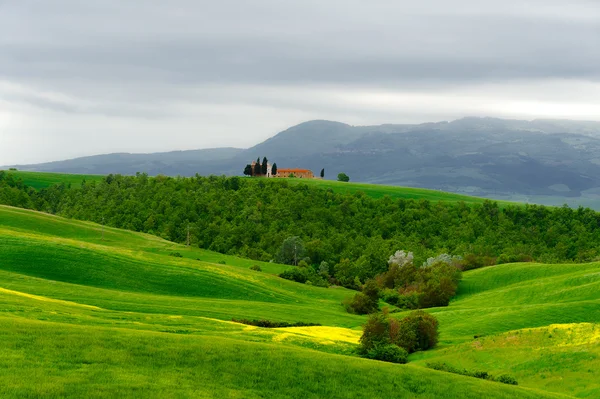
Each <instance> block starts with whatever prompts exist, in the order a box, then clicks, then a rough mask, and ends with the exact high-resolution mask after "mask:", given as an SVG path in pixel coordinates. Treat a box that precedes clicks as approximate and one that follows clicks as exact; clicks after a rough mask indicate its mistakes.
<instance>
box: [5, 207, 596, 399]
mask: <svg viewBox="0 0 600 399" xmlns="http://www.w3.org/2000/svg"><path fill="white" fill-rule="evenodd" d="M174 251H176V252H180V253H181V254H182V255H183V256H184V257H183V258H175V257H173V256H169V254H170V253H171V252H174ZM198 258H200V259H201V260H197V259H198ZM217 259H218V260H225V261H226V263H227V264H225V265H223V264H215V263H212V262H213V261H214V260H217ZM253 263H254V262H252V261H247V260H240V259H237V258H234V257H226V256H224V255H220V254H214V253H209V252H208V251H201V250H197V249H190V248H186V247H185V246H181V245H177V244H173V243H170V242H167V241H164V240H161V239H159V238H156V237H153V236H149V235H144V234H138V233H132V232H129V231H123V230H117V229H110V228H105V231H104V240H103V239H102V227H101V226H98V225H95V224H92V223H86V222H78V221H73V220H67V219H62V218H59V217H55V216H50V215H46V214H42V213H36V212H32V211H26V210H21V209H16V208H10V207H4V206H0V326H1V328H0V397H3V398H4V397H7V398H28V397H30V398H37V397H50V398H63V397H157V398H170V397H173V398H182V397H183V398H186V397H201V398H202V397H206V398H210V397H239V398H254V397H256V398H259V397H275V398H278V397H281V398H296V397H307V398H321V397H331V398H337V397H340V398H355V397H369V398H371V397H382V398H383V397H385V398H387V397H398V398H481V397H485V398H521V397H522V398H544V397H563V396H561V395H560V394H571V393H574V394H576V395H578V396H580V397H586V395H587V397H593V396H594V394H595V393H597V389H598V387H597V384H596V383H595V382H594V381H595V380H598V378H597V377H598V376H597V375H596V371H595V368H594V363H593V360H588V359H587V358H583V357H582V356H580V355H578V356H579V357H577V361H579V362H580V366H581V367H590V370H591V371H589V372H588V371H587V370H586V372H585V373H584V372H583V371H579V369H577V370H578V371H576V374H577V375H576V376H572V378H573V381H571V382H563V383H556V375H558V374H560V373H564V375H565V377H566V376H567V374H566V373H567V370H570V368H569V367H571V366H572V362H570V363H565V364H564V365H563V364H562V363H560V362H558V363H553V367H554V369H553V370H550V371H543V373H544V375H545V376H546V378H545V379H543V378H542V377H541V376H540V374H535V375H533V373H534V371H533V370H531V369H528V370H527V373H529V374H523V373H521V372H520V371H519V370H520V369H519V365H520V363H518V361H519V358H518V356H517V355H516V354H518V355H519V356H520V358H527V353H529V351H530V350H531V348H532V347H536V348H537V347H538V346H541V345H546V346H545V347H548V344H547V343H540V342H541V341H540V340H542V336H543V335H544V334H545V332H544V333H539V334H538V335H540V337H538V338H536V339H531V340H523V341H522V343H521V346H514V347H512V348H511V350H513V351H515V352H516V354H515V355H513V354H510V353H509V354H506V355H498V354H497V348H496V347H495V346H494V342H495V341H490V342H488V341H487V340H492V339H496V340H498V342H500V341H501V340H506V339H507V337H509V336H510V335H506V334H511V333H510V331H512V330H515V329H524V328H535V327H540V326H545V327H547V326H549V325H550V324H554V323H567V322H568V323H584V322H588V323H596V322H598V321H599V320H600V315H599V314H598V312H599V306H598V304H599V303H598V301H599V299H598V297H599V296H598V294H596V292H597V291H598V290H597V289H595V287H596V286H597V282H598V280H594V278H595V277H594V276H596V275H599V274H600V273H599V272H600V266H599V265H597V264H590V265H583V266H580V267H576V266H573V265H570V266H562V267H559V266H545V265H504V266H498V267H494V268H488V269H481V270H477V271H474V272H468V273H465V279H464V283H463V285H462V286H461V292H460V296H459V297H458V298H457V299H456V300H455V301H454V302H453V303H452V304H451V306H450V307H448V308H440V309H432V310H431V311H432V312H433V313H435V314H436V316H438V317H439V319H440V323H441V344H440V347H439V348H438V349H436V350H434V351H430V352H427V353H422V354H419V353H417V354H414V355H412V356H411V360H412V362H411V363H409V364H408V365H393V364H387V363H382V362H377V361H371V360H366V359H361V358H358V357H357V356H356V355H355V354H354V348H355V347H356V343H357V339H358V337H359V336H360V327H361V324H362V323H363V322H364V320H365V318H364V317H362V316H355V315H350V314H348V313H346V312H345V310H344V308H343V307H342V306H341V301H342V300H343V299H344V298H346V297H348V296H350V295H352V294H353V292H352V291H349V290H346V289H343V288H317V287H311V286H307V285H302V284H296V283H293V282H289V281H287V280H283V279H280V278H278V277H276V276H274V275H273V274H272V273H277V272H278V271H281V270H284V269H285V268H286V267H287V266H283V265H277V264H264V266H265V267H264V268H263V269H265V268H267V267H268V268H269V269H268V270H265V271H264V272H262V273H261V272H255V271H251V270H249V269H248V266H249V265H251V264H253ZM511 268H514V273H512V271H511ZM532 278H536V279H541V280H542V282H540V284H543V286H540V287H538V286H537V283H536V284H532V280H531V279H532ZM528 279H529V280H528ZM536 281H537V280H536ZM529 285H533V286H535V287H536V289H535V292H534V293H533V294H531V293H529V292H528V291H527V290H526V289H523V287H522V286H525V287H527V286H529ZM507 290H508V292H512V293H513V294H510V295H511V296H514V298H513V302H511V303H509V304H506V305H505V304H503V301H504V300H505V299H504V298H505V297H506V295H508V294H507ZM564 291H569V292H570V293H571V294H570V295H567V294H561V293H563V292H564ZM538 296H539V298H538ZM480 298H483V300H479V299H480ZM532 298H536V300H537V302H535V303H532V304H527V306H525V308H528V307H533V308H534V310H532V311H531V312H530V313H527V312H525V313H522V312H521V311H520V305H523V304H519V302H520V301H531V300H532ZM569 298H570V299H569ZM232 318H249V319H256V318H266V319H272V320H279V321H288V322H297V321H303V322H312V323H320V324H322V325H323V327H305V328H286V329H262V328H256V327H250V326H246V325H241V324H237V323H232V322H231V319H232ZM547 328H550V329H553V328H561V329H567V328H576V329H577V331H583V332H584V333H585V338H584V339H583V341H582V342H584V345H592V343H593V342H596V341H594V340H595V338H594V337H595V335H594V334H595V333H596V332H597V328H598V327H596V325H595V324H577V325H572V326H570V327H552V326H551V327H547ZM536 331H537V330H536ZM552 331H554V330H552ZM473 334H482V335H485V336H486V337H485V340H486V341H482V342H481V347H482V348H483V350H479V349H478V350H477V351H476V350H474V349H473V348H472V346H473V345H475V342H479V341H481V339H479V341H474V340H473V338H472V337H473ZM495 334H496V335H495ZM536 334H537V333H536ZM553 334H555V333H553ZM557 337H558V334H557ZM557 342H560V343H564V342H567V338H565V337H563V336H561V337H560V341H559V340H557ZM578 342H579V341H578ZM469 345H471V347H469ZM477 345H479V344H477ZM465 348H466V349H465ZM488 348H489V349H488ZM552 348H554V349H553V350H556V351H558V352H556V353H557V356H559V355H561V354H562V355H561V356H566V355H568V354H569V353H570V352H569V351H568V349H565V348H566V347H565V346H562V344H561V345H558V346H556V347H552ZM465 350H469V351H471V352H473V353H472V354H470V355H469V356H470V357H469V356H467V355H465V353H464V351H465ZM561 351H562V352H561ZM591 354H593V352H590V356H591ZM484 355H485V356H486V357H485V359H483V360H479V359H480V358H479V357H477V356H484ZM429 358H444V359H446V361H447V362H448V363H451V362H459V361H463V360H464V361H465V362H466V361H467V360H468V359H470V360H469V361H471V362H472V363H470V364H474V365H477V366H478V367H483V366H487V369H489V371H490V372H492V371H493V372H495V371H497V370H509V371H511V373H512V374H514V375H516V376H517V379H519V382H520V386H518V387H514V386H508V385H503V384H499V383H495V382H489V381H483V380H479V379H475V378H470V377H464V376H459V375H454V374H449V373H443V372H437V371H433V370H430V369H428V368H426V367H425V362H426V361H427V360H426V359H429ZM513 358H514V359H516V360H515V362H511V361H512V360H511V359H513ZM490 359H492V360H490ZM495 359H496V360H495ZM484 360H485V361H488V363H484ZM542 361H543V359H542ZM545 361H547V362H549V360H548V359H546V360H545ZM465 367H466V366H465ZM540 367H543V364H542V365H540ZM581 367H580V368H581ZM540 373H542V371H540ZM586 373H587V374H586ZM550 381H554V384H549V383H546V382H550ZM583 382H586V384H583ZM574 387H575V388H574ZM542 390H543V391H542Z"/></svg>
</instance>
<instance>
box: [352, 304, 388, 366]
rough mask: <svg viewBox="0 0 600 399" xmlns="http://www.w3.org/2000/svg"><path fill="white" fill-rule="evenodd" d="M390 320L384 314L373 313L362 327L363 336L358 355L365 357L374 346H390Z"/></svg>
mask: <svg viewBox="0 0 600 399" xmlns="http://www.w3.org/2000/svg"><path fill="white" fill-rule="evenodd" d="M391 343H392V341H391V339H390V320H389V319H388V316H387V314H386V313H385V312H382V313H373V314H372V315H370V316H369V319H368V320H367V322H366V323H365V325H364V326H363V334H362V336H361V337H360V347H359V353H360V354H362V355H366V354H367V353H368V352H369V351H370V350H372V349H373V348H375V346H376V345H388V344H391Z"/></svg>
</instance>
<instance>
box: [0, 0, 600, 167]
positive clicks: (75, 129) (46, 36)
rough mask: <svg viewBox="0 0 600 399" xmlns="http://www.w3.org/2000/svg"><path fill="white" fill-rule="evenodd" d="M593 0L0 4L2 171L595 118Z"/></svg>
mask: <svg viewBox="0 0 600 399" xmlns="http://www.w3.org/2000/svg"><path fill="white" fill-rule="evenodd" d="M598 49H600V1H597V0H569V1H564V0H531V1H527V0H504V1H502V2H500V1H497V0H494V1H488V0H454V1H447V0H420V1H418V2H416V1H405V0H369V1H364V0H302V1H289V0H252V1H247V0H219V1H214V0H211V1H204V0H170V1H164V0H127V1H123V0H86V1H81V0H0V165H9V164H28V163H38V162H46V161H53V160H62V159H68V158H74V157H78V156H84V155H93V154H102V153H110V152H138V153H139V152H157V151H170V150H181V149H197V148H211V147H228V146H231V147H241V148H247V147H250V146H252V145H254V144H257V143H259V142H261V141H263V140H265V139H267V138H269V137H271V136H273V135H275V134H276V133H278V132H279V131H282V130H284V129H286V128H288V127H290V126H293V125H295V124H298V123H301V122H304V121H307V120H312V119H327V120H336V121H340V122H345V123H348V124H352V125H371V124H382V123H419V122H432V121H442V120H452V119H458V118H461V117H464V116H495V117H505V118H516V119H535V118H570V119H583V120H600V51H599V50H598Z"/></svg>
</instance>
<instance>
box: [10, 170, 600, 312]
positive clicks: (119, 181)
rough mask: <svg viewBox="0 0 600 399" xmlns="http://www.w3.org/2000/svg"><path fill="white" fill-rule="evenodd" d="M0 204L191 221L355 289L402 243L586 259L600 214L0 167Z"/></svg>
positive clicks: (151, 221) (596, 247)
mask: <svg viewBox="0 0 600 399" xmlns="http://www.w3.org/2000/svg"><path fill="white" fill-rule="evenodd" d="M0 203H2V204H7V205H13V206H18V207H23V208H29V209H35V210H39V211H43V212H48V213H52V214H57V215H61V216H65V217H69V218H75V219H80V220H90V221H94V222H97V223H100V222H102V221H103V220H104V221H105V223H106V224H107V225H110V226H113V227H119V228H125V229H129V230H133V231H140V232H145V233H150V234H154V235H157V236H160V237H163V238H165V239H168V240H171V241H175V242H180V243H184V242H186V240H187V231H188V226H189V231H190V242H191V244H192V245H196V246H199V247H201V248H205V249H209V250H213V251H217V252H221V253H224V254H231V255H238V256H242V257H247V258H251V259H256V260H263V261H270V260H278V261H281V262H284V263H288V264H298V265H299V264H300V261H303V264H306V265H307V267H308V268H309V269H307V270H306V271H305V274H306V275H307V276H309V277H307V278H312V277H310V276H316V275H319V276H321V277H322V278H323V279H324V280H327V281H328V282H329V283H334V284H339V285H343V286H346V287H350V288H360V287H362V285H363V284H364V283H365V282H366V281H367V280H369V279H372V278H375V277H376V276H379V275H382V274H383V273H387V272H389V271H390V270H389V264H388V260H389V258H390V254H394V253H395V252H396V251H397V250H398V249H400V248H404V249H407V250H410V251H411V252H413V254H414V260H413V261H414V263H415V264H417V265H421V264H422V263H424V262H426V261H427V259H428V258H431V257H436V256H438V255H439V254H440V253H447V254H452V255H460V256H462V261H461V265H462V268H463V269H465V270H468V269H471V268H475V267H480V266H485V265H491V264H496V263H504V262H512V261H531V260H536V261H540V262H546V263H558V262H585V261H592V260H595V259H598V257H599V255H600V214H599V213H597V212H595V211H593V210H591V209H587V208H579V209H570V208H568V207H566V206H565V207H559V208H552V207H544V206H538V205H522V206H521V205H509V206H506V207H504V208H500V207H498V205H497V204H496V203H495V202H492V201H486V202H484V203H483V204H479V205H467V204H465V203H462V202H458V203H447V202H430V201H427V200H413V199H391V198H389V197H384V198H381V199H374V198H371V197H368V196H367V195H365V194H363V193H360V192H359V193H354V194H349V193H345V194H342V193H336V192H334V191H332V190H331V189H322V188H319V187H316V186H315V187H313V186H310V187H309V186H308V185H305V184H293V185H292V184H288V182H287V181H285V180H270V179H258V180H251V179H243V178H238V177H230V178H227V177H217V176H208V177H202V176H198V175H197V176H195V177H191V178H183V177H165V176H157V177H154V178H150V177H148V176H147V175H146V174H137V175H136V176H120V175H108V176H106V177H105V178H104V179H103V180H102V181H100V182H85V181H84V182H83V184H82V185H81V187H73V188H71V187H69V186H66V185H64V184H59V185H55V186H52V187H49V188H46V189H41V190H39V191H37V190H35V189H33V188H30V187H27V186H26V185H25V184H23V183H22V181H20V180H19V179H16V178H15V177H14V176H13V175H11V173H10V172H0ZM291 237H296V238H294V241H295V246H294V247H293V248H294V250H293V251H291V250H290V248H292V246H291V244H290V242H288V243H287V244H286V245H287V246H285V245H284V242H285V241H286V239H289V238H291ZM284 247H285V249H284ZM407 270H408V269H407ZM411 270H412V269H411ZM429 270H433V269H429ZM425 272H426V271H418V270H417V272H416V274H415V275H414V281H412V282H411V283H410V284H405V286H402V287H404V288H402V287H397V286H395V285H394V286H393V287H392V286H390V284H389V283H387V285H385V284H384V285H382V290H383V292H384V293H385V292H387V291H385V289H388V290H390V289H393V290H395V291H396V292H401V294H402V295H405V296H406V295H412V292H413V291H419V292H421V293H423V296H426V289H425V288H424V287H426V282H424V281H425V280H424V279H425V277H424V276H423V275H422V274H423V273H425ZM302 278H304V277H302ZM381 279H383V277H380V278H379V280H381ZM379 280H378V281H379ZM419 281H421V282H422V283H419ZM417 286H418V287H421V288H423V289H421V288H419V290H415V289H413V288H414V287H417ZM411 287H413V288H411ZM388 293H389V292H388ZM415 295H417V294H415ZM405 299H406V298H400V299H399V300H405ZM417 299H418V300H419V301H422V300H424V299H422V297H419V298H417Z"/></svg>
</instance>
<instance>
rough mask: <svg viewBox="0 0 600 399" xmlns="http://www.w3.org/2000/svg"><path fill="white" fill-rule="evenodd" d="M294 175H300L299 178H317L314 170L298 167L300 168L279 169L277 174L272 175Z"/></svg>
mask: <svg viewBox="0 0 600 399" xmlns="http://www.w3.org/2000/svg"><path fill="white" fill-rule="evenodd" d="M292 175H293V176H294V177H299V178H304V179H314V178H315V175H314V174H313V172H312V171H311V170H308V169H298V168H292V169H283V168H282V169H277V175H275V176H272V177H290V176H292Z"/></svg>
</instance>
